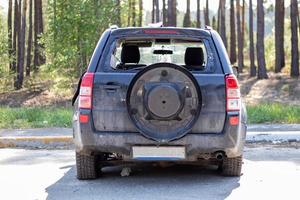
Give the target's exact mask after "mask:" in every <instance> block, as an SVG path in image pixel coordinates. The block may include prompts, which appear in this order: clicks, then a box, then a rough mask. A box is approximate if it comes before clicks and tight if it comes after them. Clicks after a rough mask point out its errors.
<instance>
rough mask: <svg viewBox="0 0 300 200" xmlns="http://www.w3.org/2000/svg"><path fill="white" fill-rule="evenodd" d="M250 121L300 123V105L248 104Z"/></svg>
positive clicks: (251, 122)
mask: <svg viewBox="0 0 300 200" xmlns="http://www.w3.org/2000/svg"><path fill="white" fill-rule="evenodd" d="M247 112H248V123H250V124H253V123H289V124H293V123H295V124H296V123H300V107H299V106H292V105H283V104H269V103H265V104H260V105H255V106H247Z"/></svg>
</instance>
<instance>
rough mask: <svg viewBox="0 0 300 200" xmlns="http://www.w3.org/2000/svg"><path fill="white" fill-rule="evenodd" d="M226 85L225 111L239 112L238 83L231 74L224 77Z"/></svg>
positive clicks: (239, 96) (239, 95)
mask: <svg viewBox="0 0 300 200" xmlns="http://www.w3.org/2000/svg"><path fill="white" fill-rule="evenodd" d="M225 84H226V111H240V109H241V94H240V88H239V84H238V81H237V79H236V77H235V76H234V75H233V74H228V75H226V76H225Z"/></svg>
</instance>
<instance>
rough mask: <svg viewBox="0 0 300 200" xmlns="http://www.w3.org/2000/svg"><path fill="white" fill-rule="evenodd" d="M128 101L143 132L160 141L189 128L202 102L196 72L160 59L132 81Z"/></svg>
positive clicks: (194, 120) (132, 117) (128, 107)
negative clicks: (194, 74)
mask: <svg viewBox="0 0 300 200" xmlns="http://www.w3.org/2000/svg"><path fill="white" fill-rule="evenodd" d="M126 103H127V111H128V114H129V116H130V119H131V120H132V122H133V124H134V125H135V126H136V128H137V129H138V130H139V132H141V133H142V134H143V135H144V136H146V137H148V138H151V139H154V140H156V141H160V142H168V141H171V140H174V139H178V138H180V137H182V136H184V135H185V134H186V133H187V132H189V131H190V130H191V129H192V127H193V125H194V123H195V122H196V121H197V119H198V117H199V114H200V109H201V104H202V102H201V91H200V87H199V85H198V83H197V81H196V79H195V78H194V76H193V75H192V74H191V73H190V72H189V71H188V70H186V69H185V68H183V67H181V66H178V65H175V64H171V63H156V64H153V65H149V66H147V67H146V68H144V69H143V70H141V71H139V72H138V73H137V74H136V75H135V77H134V78H133V79H132V81H131V83H130V85H129V88H128V91H127V97H126Z"/></svg>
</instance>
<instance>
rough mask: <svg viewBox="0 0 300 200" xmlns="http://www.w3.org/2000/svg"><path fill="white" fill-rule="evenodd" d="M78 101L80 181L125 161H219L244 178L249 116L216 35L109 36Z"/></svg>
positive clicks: (175, 31)
mask: <svg viewBox="0 0 300 200" xmlns="http://www.w3.org/2000/svg"><path fill="white" fill-rule="evenodd" d="M79 85H80V87H79V90H78V93H79V94H78V96H76V95H75V98H74V103H75V106H74V108H75V109H74V116H73V130H74V141H75V146H76V158H77V159H76V162H77V177H78V178H79V179H89V178H96V177H97V175H98V173H99V172H100V171H99V170H98V169H99V166H100V167H101V166H104V165H105V164H107V163H109V161H112V160H122V161H124V162H125V161H128V162H132V161H172V162H177V161H180V162H201V161H211V163H215V164H217V165H218V166H219V167H220V169H222V171H223V174H225V175H233V176H238V175H240V173H241V163H242V150H243V144H244V140H245V135H246V110H245V108H244V106H243V104H242V101H241V99H240V91H239V85H238V82H237V79H236V77H235V76H234V75H233V72H232V68H231V66H230V62H229V59H228V56H227V53H226V49H225V48H224V45H223V43H222V40H221V39H220V37H219V35H218V34H217V33H216V32H215V31H213V30H210V29H182V28H125V29H108V30H107V31H106V32H105V33H103V35H102V37H101V38H100V40H99V42H98V44H97V47H96V49H95V51H94V54H93V56H92V58H91V61H90V64H89V66H88V69H87V72H86V73H85V74H84V75H83V76H82V78H81V81H80V84H79Z"/></svg>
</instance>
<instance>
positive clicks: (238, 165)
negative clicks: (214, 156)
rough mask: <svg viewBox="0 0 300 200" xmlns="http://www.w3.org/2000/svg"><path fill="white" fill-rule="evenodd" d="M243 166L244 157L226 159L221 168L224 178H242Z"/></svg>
mask: <svg viewBox="0 0 300 200" xmlns="http://www.w3.org/2000/svg"><path fill="white" fill-rule="evenodd" d="M242 164H243V158H242V156H239V157H235V158H227V157H225V158H224V160H223V164H222V168H221V171H222V174H223V175H224V176H241V171H242Z"/></svg>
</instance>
